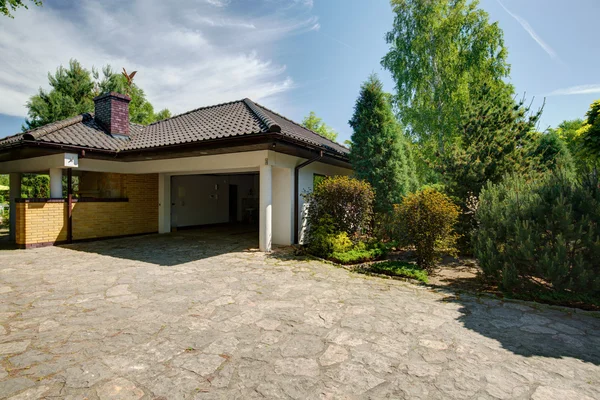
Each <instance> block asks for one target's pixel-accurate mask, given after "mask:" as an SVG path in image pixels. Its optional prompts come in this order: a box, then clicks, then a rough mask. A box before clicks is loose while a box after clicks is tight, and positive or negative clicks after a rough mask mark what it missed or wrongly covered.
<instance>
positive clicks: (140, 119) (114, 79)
mask: <svg viewBox="0 0 600 400" xmlns="http://www.w3.org/2000/svg"><path fill="white" fill-rule="evenodd" d="M102 73H103V75H104V79H103V80H102V81H101V82H100V83H99V93H107V92H117V93H124V94H127V95H128V96H129V97H131V102H130V103H129V117H130V120H131V122H135V123H137V124H144V125H148V124H151V123H152V122H155V121H158V120H161V119H165V118H169V117H170V116H171V113H170V112H169V110H167V109H164V110H161V111H159V112H158V113H155V112H154V107H153V106H152V104H150V102H149V101H148V100H146V94H145V93H144V91H143V90H142V89H141V88H140V87H139V86H137V85H136V84H135V83H133V84H130V83H129V82H128V81H127V78H126V77H125V76H124V75H123V74H121V73H118V72H115V71H113V70H112V67H111V66H110V65H106V66H105V67H104V68H102ZM94 74H95V77H96V79H97V77H98V74H97V73H96V72H94Z"/></svg>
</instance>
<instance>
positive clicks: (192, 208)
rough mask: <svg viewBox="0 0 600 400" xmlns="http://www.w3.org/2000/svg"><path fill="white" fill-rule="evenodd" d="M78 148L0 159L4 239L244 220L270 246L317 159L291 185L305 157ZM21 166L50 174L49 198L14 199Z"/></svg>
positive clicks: (29, 241) (71, 238)
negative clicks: (5, 189) (6, 191)
mask: <svg viewBox="0 0 600 400" xmlns="http://www.w3.org/2000/svg"><path fill="white" fill-rule="evenodd" d="M82 155H83V154H82V153H79V154H78V153H61V154H52V155H46V156H41V157H34V158H27V159H18V160H11V161H5V162H0V173H9V174H10V214H11V215H10V240H12V241H13V242H14V243H16V245H17V246H18V247H21V248H29V247H39V246H45V245H53V244H63V243H71V242H76V241H84V240H91V239H100V238H110V237H120V236H131V235H138V234H149V233H157V232H158V233H169V232H172V231H176V230H178V229H183V228H186V227H190V226H194V227H195V226H205V225H218V224H230V223H245V224H248V225H249V226H250V225H254V226H256V228H257V229H256V231H257V233H258V235H257V238H256V239H257V241H256V242H257V244H258V247H259V248H260V250H261V251H270V250H271V247H272V245H274V244H275V245H290V244H292V243H294V241H295V227H296V226H298V227H299V228H298V229H299V230H301V227H302V221H301V218H302V215H301V213H299V214H298V223H297V224H295V223H294V218H295V214H296V211H295V207H302V204H300V203H301V201H302V199H301V193H302V192H304V191H306V190H310V189H312V175H313V172H312V169H314V168H317V169H319V166H318V164H320V163H315V165H314V166H313V167H312V169H311V168H308V169H306V170H303V171H302V174H300V176H299V178H298V181H299V187H298V189H296V188H295V174H294V172H295V167H296V166H297V165H299V164H301V163H302V162H304V161H306V160H305V159H302V158H298V157H294V156H290V155H286V154H281V153H276V152H274V151H269V150H262V151H250V152H243V153H229V154H215V155H206V156H199V157H185V158H174V159H157V160H153V159H145V160H143V161H133V162H120V161H111V160H106V159H97V158H86V157H84V156H82ZM321 168H322V169H325V170H327V171H326V172H327V174H332V172H333V173H347V172H346V171H347V170H344V169H342V168H338V169H339V171H332V168H333V169H336V167H333V166H331V165H325V164H322V165H321ZM317 172H321V173H322V172H323V171H317ZM25 173H45V174H47V175H48V176H49V178H50V184H49V186H50V196H49V198H36V199H33V198H22V197H21V178H22V175H23V174H25ZM74 181H76V183H77V184H76V185H73V182H74ZM296 191H298V195H297V197H296V193H295V192H296ZM234 196H235V198H233V197H234Z"/></svg>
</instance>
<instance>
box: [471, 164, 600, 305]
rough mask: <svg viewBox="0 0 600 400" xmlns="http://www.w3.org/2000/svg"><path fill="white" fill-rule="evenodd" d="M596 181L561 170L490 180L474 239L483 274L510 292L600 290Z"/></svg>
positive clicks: (599, 200)
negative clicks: (574, 177) (541, 174)
mask: <svg viewBox="0 0 600 400" xmlns="http://www.w3.org/2000/svg"><path fill="white" fill-rule="evenodd" d="M599 185H600V181H599V180H598V176H597V175H595V174H589V175H587V176H585V177H584V178H583V179H580V180H579V181H575V180H572V179H569V175H568V173H565V172H563V171H557V172H555V173H549V174H546V175H544V176H542V177H538V178H537V179H534V180H529V181H528V180H527V179H525V178H523V177H519V176H509V177H508V178H507V179H506V180H505V181H503V182H501V183H500V184H497V185H492V184H488V185H487V186H486V188H485V189H484V190H483V191H482V193H481V196H480V204H479V208H478V210H477V213H476V218H477V221H478V223H479V226H478V230H477V233H476V235H475V240H474V248H475V255H476V256H477V258H478V259H479V264H480V266H481V268H482V270H483V273H484V275H485V276H486V277H487V278H489V279H490V280H491V281H493V282H495V283H497V284H498V285H499V286H500V287H501V288H502V289H503V290H505V291H508V292H519V291H520V292H523V293H526V292H535V291H537V292H539V291H540V290H542V291H544V290H545V291H552V292H562V293H574V294H590V295H600V264H599V263H598V260H600V186H599Z"/></svg>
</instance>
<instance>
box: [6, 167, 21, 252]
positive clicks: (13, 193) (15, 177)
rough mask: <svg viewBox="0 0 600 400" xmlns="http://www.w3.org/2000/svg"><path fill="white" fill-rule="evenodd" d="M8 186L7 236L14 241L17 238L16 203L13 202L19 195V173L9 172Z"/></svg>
mask: <svg viewBox="0 0 600 400" xmlns="http://www.w3.org/2000/svg"><path fill="white" fill-rule="evenodd" d="M9 186H10V190H9V192H8V195H9V196H10V199H9V202H10V216H9V218H10V226H9V233H8V236H9V239H10V240H11V241H13V242H14V241H15V240H16V239H17V230H16V228H17V203H16V202H15V199H18V198H20V197H21V174H10V176H9Z"/></svg>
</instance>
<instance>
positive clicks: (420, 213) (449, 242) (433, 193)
mask: <svg viewBox="0 0 600 400" xmlns="http://www.w3.org/2000/svg"><path fill="white" fill-rule="evenodd" d="M458 215H459V208H458V206H456V205H455V204H454V203H453V202H452V201H451V200H450V198H449V197H448V196H446V195H445V194H443V193H440V192H438V191H437V190H435V189H432V188H425V189H423V190H421V191H418V192H416V193H412V194H409V195H408V196H406V197H405V198H404V200H403V201H402V203H401V204H400V205H399V206H397V207H396V210H395V220H396V223H397V224H398V226H399V230H398V231H399V232H400V237H399V238H398V239H399V240H400V242H401V243H403V244H405V245H408V246H414V248H415V253H416V256H417V264H418V265H419V266H420V267H422V268H431V267H433V265H434V264H435V262H436V261H437V259H438V258H439V255H440V253H441V252H446V253H448V254H451V255H455V254H456V247H455V246H456V240H457V238H458V235H457V234H456V233H455V232H454V225H455V224H456V221H457V219H458Z"/></svg>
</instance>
